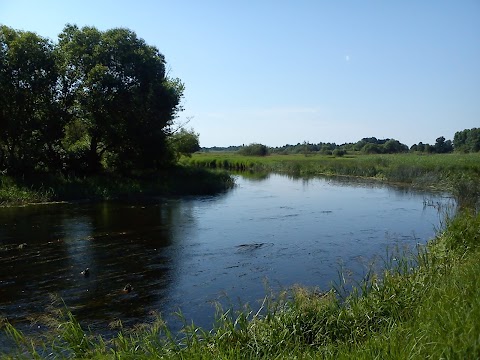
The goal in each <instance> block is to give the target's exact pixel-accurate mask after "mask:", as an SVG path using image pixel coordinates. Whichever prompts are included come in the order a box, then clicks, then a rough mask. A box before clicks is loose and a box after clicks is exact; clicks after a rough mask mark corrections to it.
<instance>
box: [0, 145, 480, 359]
mask: <svg viewBox="0 0 480 360" xmlns="http://www.w3.org/2000/svg"><path fill="white" fill-rule="evenodd" d="M479 159H480V157H479V156H478V154H448V155H447V154H442V155H428V156H423V155H422V156H420V155H416V154H409V155H400V154H397V155H359V156H351V157H346V156H343V157H341V158H338V157H328V156H318V157H317V156H308V157H305V156H303V157H302V156H266V157H241V156H237V155H234V154H231V153H230V154H226V153H224V154H194V155H193V156H192V158H184V159H183V160H181V163H183V164H184V165H185V164H188V165H187V166H185V167H180V168H177V171H180V175H182V176H183V177H184V179H186V181H187V182H189V183H190V182H192V180H194V179H195V181H198V179H197V177H194V176H195V175H198V173H197V171H200V173H201V174H203V175H205V174H216V173H214V172H204V171H207V170H205V169H202V168H201V167H209V168H215V169H219V168H220V169H239V170H254V171H260V170H263V171H266V170H268V171H277V172H283V173H289V174H293V175H299V176H314V175H318V174H323V175H334V174H336V175H348V176H361V177H369V178H376V179H379V180H382V181H387V182H401V181H400V180H402V181H403V182H404V183H407V184H410V185H411V186H421V187H429V188H435V189H442V190H449V191H450V192H451V193H452V194H453V195H454V197H455V198H456V199H457V203H458V204H459V206H458V211H457V214H456V215H455V216H453V217H449V216H447V215H445V220H444V222H443V224H442V226H441V227H440V228H439V229H438V230H437V235H436V237H435V239H433V240H431V241H430V242H429V243H428V244H426V245H425V246H420V245H419V246H418V248H417V252H416V253H414V254H412V253H401V252H400V251H398V253H395V252H393V253H391V254H390V255H389V256H388V257H387V258H386V259H385V266H384V268H385V270H384V272H383V273H381V274H376V273H370V274H368V275H367V276H366V277H365V279H364V280H363V282H361V283H359V284H356V285H355V286H354V287H353V291H347V290H346V289H347V288H350V287H349V286H350V285H351V284H346V283H344V282H342V280H339V281H340V283H336V284H333V285H332V288H330V289H310V288H305V287H302V286H298V287H295V288H292V289H288V290H285V291H284V292H282V293H276V294H268V295H267V296H266V297H265V299H264V301H263V302H262V304H261V305H259V306H257V307H253V306H252V307H251V306H249V305H245V306H244V307H243V308H242V309H240V310H233V309H222V308H220V307H218V308H217V316H216V322H215V324H214V325H213V327H212V328H211V329H203V328H199V327H196V326H195V325H194V324H189V323H187V321H185V320H184V323H183V327H182V329H181V331H180V332H179V333H172V332H171V331H170V330H169V326H168V325H167V324H166V323H165V322H164V321H163V320H162V318H161V315H160V314H152V318H151V321H149V322H148V323H147V324H140V325H138V326H136V327H134V328H124V327H123V326H122V323H121V321H120V320H119V321H118V322H116V323H115V324H111V327H112V328H114V329H116V331H117V335H115V336H113V337H111V338H106V337H103V336H101V335H98V334H95V333H93V332H91V331H90V330H89V329H88V324H80V323H79V322H78V321H77V320H76V319H75V316H74V314H72V313H71V312H70V311H69V310H68V309H67V308H65V306H61V305H58V303H57V304H56V305H54V306H52V309H51V311H49V313H48V314H46V315H45V317H44V319H43V320H42V321H43V324H44V325H46V326H47V327H48V328H49V329H50V330H48V331H47V332H46V333H45V334H43V335H42V336H41V337H38V336H37V337H35V338H33V337H30V336H27V335H24V334H22V333H21V332H20V331H19V330H17V329H15V327H14V326H12V325H11V324H9V323H8V321H7V320H5V321H4V322H3V324H2V327H3V331H4V332H5V333H6V334H7V336H8V338H9V339H10V340H11V341H12V343H13V344H15V345H14V346H15V349H16V350H15V352H14V353H8V354H3V355H0V358H3V359H13V358H19V357H23V358H94V359H132V358H135V359H147V358H148V359H150V358H171V359H184V358H188V359H239V358H264V359H271V358H302V359H303V358H325V359H350V358H355V359H372V358H382V359H385V358H391V359H404V358H412V359H424V358H478V357H480V336H479V334H480V323H478V321H477V320H476V319H479V318H480V286H478V284H479V279H480V276H479V275H480V263H479V262H478V257H479V256H480V213H479V212H478V203H479V202H478V200H479V197H480V191H479V174H480V163H479ZM213 161H215V165H213ZM194 167H198V168H197V169H195V168H194ZM179 169H181V170H179ZM292 169H293V170H295V171H292ZM183 172H187V173H188V174H189V175H190V176H185V175H186V173H183ZM209 176H210V175H209ZM211 176H213V175H211ZM217 176H218V175H217ZM222 176H228V175H226V174H225V175H222ZM156 179H158V177H157V178H156ZM132 181H133V180H132ZM123 185H125V184H123ZM127 185H128V187H129V188H131V187H132V186H131V185H129V184H127ZM127 185H125V186H127ZM176 185H178V184H176ZM82 186H83V185H82ZM147 193H148V192H147ZM340 275H341V274H340ZM340 279H342V277H341V276H340ZM179 316H180V317H181V314H180V315H179Z"/></svg>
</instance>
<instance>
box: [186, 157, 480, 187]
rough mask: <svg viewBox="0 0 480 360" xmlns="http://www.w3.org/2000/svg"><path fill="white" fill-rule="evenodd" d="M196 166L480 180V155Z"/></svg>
mask: <svg viewBox="0 0 480 360" xmlns="http://www.w3.org/2000/svg"><path fill="white" fill-rule="evenodd" d="M182 161H183V162H184V163H188V164H190V165H193V166H199V167H207V168H221V169H230V170H254V171H259V170H261V171H275V172H283V173H290V174H295V175H300V176H312V175H345V176H356V177H368V178H375V179H380V180H386V181H390V182H401V183H407V184H412V185H417V186H422V187H441V188H444V189H445V188H446V187H448V186H449V184H452V183H454V182H456V181H457V180H458V177H459V176H468V177H470V178H473V179H480V154H436V155H418V154H391V155H346V156H343V157H334V156H327V155H312V156H304V155H271V156H265V157H253V156H250V157H249V156H241V155H238V154H235V153H233V154H232V153H199V154H194V155H193V156H192V157H191V158H185V159H183V160H182Z"/></svg>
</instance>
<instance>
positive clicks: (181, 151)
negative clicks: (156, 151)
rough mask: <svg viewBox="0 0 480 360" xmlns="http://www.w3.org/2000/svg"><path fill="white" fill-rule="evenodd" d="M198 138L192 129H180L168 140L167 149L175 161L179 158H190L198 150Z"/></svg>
mask: <svg viewBox="0 0 480 360" xmlns="http://www.w3.org/2000/svg"><path fill="white" fill-rule="evenodd" d="M199 136H200V135H199V134H197V133H195V132H194V130H193V129H191V130H186V129H184V128H182V129H180V131H177V132H175V133H174V134H172V135H171V136H170V137H169V138H168V144H169V147H170V149H171V151H172V152H173V153H174V154H175V157H176V159H177V161H178V160H179V159H180V157H181V156H187V157H191V156H192V154H193V153H194V152H197V151H199V150H200V142H199Z"/></svg>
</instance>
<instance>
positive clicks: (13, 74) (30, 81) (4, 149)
mask: <svg viewBox="0 0 480 360" xmlns="http://www.w3.org/2000/svg"><path fill="white" fill-rule="evenodd" d="M53 48H54V46H53V44H52V43H51V42H50V41H49V40H47V39H45V38H42V37H40V36H38V35H37V34H35V33H32V32H23V31H16V30H14V29H11V28H9V27H7V26H0V92H1V96H0V166H1V167H2V168H7V169H9V171H11V172H28V171H33V170H35V169H36V168H38V167H44V168H46V167H47V168H48V166H52V164H54V163H55V162H57V163H58V161H59V158H58V148H59V141H60V138H61V136H62V131H63V124H62V114H61V109H60V108H59V106H58V102H57V101H56V92H57V80H58V72H57V67H56V61H55V54H54V51H53Z"/></svg>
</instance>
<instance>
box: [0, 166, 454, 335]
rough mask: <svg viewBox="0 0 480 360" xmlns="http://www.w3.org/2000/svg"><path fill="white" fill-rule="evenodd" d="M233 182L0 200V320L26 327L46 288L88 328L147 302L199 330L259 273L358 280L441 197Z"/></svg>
mask: <svg viewBox="0 0 480 360" xmlns="http://www.w3.org/2000/svg"><path fill="white" fill-rule="evenodd" d="M237 183H238V186H237V187H236V188H235V189H234V190H232V191H229V192H228V193H225V194H221V195H218V196H212V197H192V198H187V199H177V200H157V201H153V202H151V203H143V204H138V203H136V204H132V203H124V202H123V203H122V202H105V203H99V204H60V205H59V204H56V205H37V206H29V207H20V208H18V207H16V208H0V263H1V266H0V317H6V318H8V319H10V321H11V322H13V323H15V324H17V326H19V327H20V328H23V329H26V330H28V329H29V325H28V324H29V322H28V321H27V319H29V318H35V317H36V316H38V315H41V314H42V313H43V312H44V311H45V308H46V307H47V306H48V305H49V304H50V303H51V299H50V294H56V295H59V296H60V297H61V298H62V299H63V300H64V302H65V303H66V305H67V306H68V307H69V308H70V309H71V310H72V311H73V313H74V314H75V315H76V316H77V317H78V319H79V320H81V322H82V323H83V324H88V325H91V326H92V328H93V329H95V330H97V331H100V332H107V331H108V330H107V329H108V323H109V322H111V321H113V320H115V319H122V321H123V322H124V324H127V325H129V324H130V325H131V324H135V323H138V322H142V321H144V320H145V319H146V318H147V317H148V314H149V312H150V311H152V310H155V311H160V312H162V314H164V316H165V318H167V319H169V320H170V322H173V320H172V317H171V314H172V312H174V311H176V310H178V309H181V310H182V312H183V313H184V316H185V317H186V318H187V319H193V320H195V322H196V323H198V324H199V325H202V326H205V327H210V325H211V321H212V317H213V313H214V307H213V305H212V302H213V301H216V300H221V301H223V302H225V301H226V300H225V294H227V295H228V298H229V301H231V302H233V303H237V302H238V300H240V301H241V302H249V303H250V304H251V305H252V307H255V306H257V301H258V300H259V299H261V298H263V296H264V295H265V281H268V284H269V286H270V287H272V288H274V289H278V288H280V287H288V286H291V285H293V284H304V285H308V286H319V287H320V288H323V289H325V288H327V287H328V286H329V284H330V283H331V282H332V281H336V280H338V271H339V269H340V268H341V267H342V266H343V267H345V268H347V269H350V270H353V272H354V273H355V274H356V275H355V276H357V278H360V277H361V276H362V274H363V273H364V272H365V271H366V269H367V267H368V263H369V262H370V261H371V260H372V259H374V258H375V256H377V257H378V256H379V255H380V256H384V255H385V254H386V249H387V247H394V246H397V245H398V246H400V247H403V246H406V247H409V248H414V247H415V245H416V244H417V243H425V242H426V240H428V239H429V238H431V237H433V235H434V233H435V227H436V226H438V224H439V220H440V216H439V215H438V212H437V210H436V209H435V207H433V206H425V200H428V201H429V203H431V204H432V203H433V204H435V203H437V202H439V203H446V202H448V199H446V198H443V197H440V196H439V195H432V194H428V193H420V192H412V191H408V190H405V189H398V188H392V187H387V186H384V185H379V184H372V183H370V184H369V183H359V182H352V181H348V180H338V179H337V180H325V179H312V180H308V181H307V180H295V179H292V178H289V177H286V176H281V175H273V174H272V175H269V176H266V177H265V178H262V179H251V180H249V179H246V178H242V177H239V178H238V179H237ZM22 244H23V245H22ZM87 267H88V268H90V276H89V277H84V276H83V275H81V274H80V272H81V271H82V270H83V269H85V268H87ZM127 283H130V284H131V285H132V286H133V291H131V292H130V293H124V292H123V291H122V289H123V287H124V286H125V285H126V284H127ZM174 326H175V325H174Z"/></svg>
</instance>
